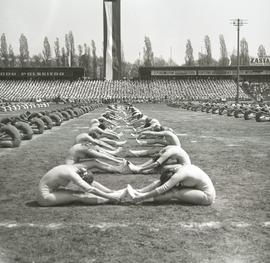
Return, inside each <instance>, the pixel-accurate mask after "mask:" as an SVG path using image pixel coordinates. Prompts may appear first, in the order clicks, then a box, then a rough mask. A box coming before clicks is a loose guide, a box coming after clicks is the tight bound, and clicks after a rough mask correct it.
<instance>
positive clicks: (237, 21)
mask: <svg viewBox="0 0 270 263" xmlns="http://www.w3.org/2000/svg"><path fill="white" fill-rule="evenodd" d="M232 24H233V25H234V26H236V27H237V72H236V75H237V87H236V98H235V101H236V103H238V102H239V72H240V56H239V41H240V26H243V25H244V24H246V23H245V21H244V20H243V19H239V18H237V19H233V20H232Z"/></svg>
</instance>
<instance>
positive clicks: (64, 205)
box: [25, 201, 198, 208]
mask: <svg viewBox="0 0 270 263" xmlns="http://www.w3.org/2000/svg"><path fill="white" fill-rule="evenodd" d="M167 205H181V206H198V205H193V204H188V203H184V202H179V201H163V202H152V203H150V202H149V203H139V204H134V203H131V202H126V203H115V204H113V203H110V204H96V205H88V204H84V203H81V202H73V203H70V204H62V205H54V206H41V205H40V204H39V203H38V202H37V201H29V202H26V203H25V206H27V207H40V208H44V207H73V206H75V207H78V206H82V207H86V206H87V207H91V206H134V207H136V206H140V207H141V206H146V207H151V206H167Z"/></svg>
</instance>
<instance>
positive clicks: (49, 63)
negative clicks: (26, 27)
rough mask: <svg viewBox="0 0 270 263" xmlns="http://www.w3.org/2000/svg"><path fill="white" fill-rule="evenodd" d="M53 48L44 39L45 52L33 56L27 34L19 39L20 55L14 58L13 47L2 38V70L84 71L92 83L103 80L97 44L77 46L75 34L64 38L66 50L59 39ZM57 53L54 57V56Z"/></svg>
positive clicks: (3, 36) (101, 60) (101, 62)
mask: <svg viewBox="0 0 270 263" xmlns="http://www.w3.org/2000/svg"><path fill="white" fill-rule="evenodd" d="M53 44H54V46H53V47H52V46H51V44H50V42H49V39H48V37H46V36H45V37H44V40H43V47H42V52H41V53H39V54H35V55H33V56H30V54H29V48H28V41H27V38H26V36H25V35H24V34H21V36H20V38H19V54H18V55H15V54H14V52H13V48H12V46H11V45H9V46H8V45H7V39H6V36H5V34H2V35H1V44H0V66H1V67H77V66H80V67H84V68H85V75H86V76H87V77H90V78H92V79H99V78H103V58H102V57H98V56H97V54H96V44H95V41H94V40H92V41H91V44H90V45H88V44H87V43H84V44H83V45H78V46H77V52H76V46H75V41H74V36H73V33H72V31H70V32H69V33H68V34H65V46H62V47H61V45H60V41H59V38H58V37H57V38H56V40H55V41H54V43H53ZM53 51H54V53H53Z"/></svg>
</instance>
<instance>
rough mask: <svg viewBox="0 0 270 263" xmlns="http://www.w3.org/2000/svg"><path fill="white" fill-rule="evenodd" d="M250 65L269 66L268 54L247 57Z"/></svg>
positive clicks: (269, 57)
mask: <svg viewBox="0 0 270 263" xmlns="http://www.w3.org/2000/svg"><path fill="white" fill-rule="evenodd" d="M249 62H250V65H252V66H270V56H265V57H262V58H254V57H250V58H249Z"/></svg>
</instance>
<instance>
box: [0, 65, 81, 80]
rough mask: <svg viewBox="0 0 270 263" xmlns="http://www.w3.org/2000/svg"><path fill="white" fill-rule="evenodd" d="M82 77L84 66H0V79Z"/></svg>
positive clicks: (70, 78)
mask: <svg viewBox="0 0 270 263" xmlns="http://www.w3.org/2000/svg"><path fill="white" fill-rule="evenodd" d="M83 77H84V68H79V67H74V68H61V67H55V68H45V67H44V68H32V67H31V68H0V79H53V80H55V79H69V80H75V79H79V78H83Z"/></svg>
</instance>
